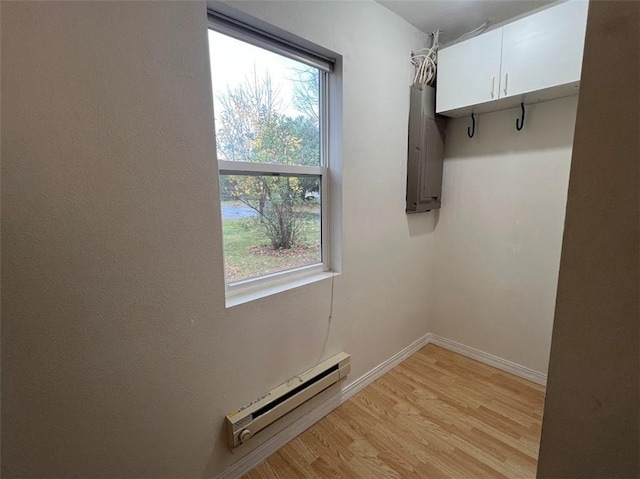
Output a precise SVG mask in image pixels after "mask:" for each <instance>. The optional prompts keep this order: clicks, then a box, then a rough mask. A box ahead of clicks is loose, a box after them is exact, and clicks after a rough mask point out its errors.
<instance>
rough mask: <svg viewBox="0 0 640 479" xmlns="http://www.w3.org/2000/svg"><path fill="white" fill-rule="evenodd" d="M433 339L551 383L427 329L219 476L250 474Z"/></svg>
mask: <svg viewBox="0 0 640 479" xmlns="http://www.w3.org/2000/svg"><path fill="white" fill-rule="evenodd" d="M429 343H431V344H435V345H436V346H440V347H442V348H445V349H448V350H449V351H453V352H454V353H458V354H461V355H463V356H466V357H468V358H471V359H475V360H476V361H480V362H481V363H484V364H487V365H489V366H493V367H495V368H498V369H500V370H502V371H506V372H508V373H511V374H513V375H515V376H519V377H521V378H524V379H528V380H529V381H532V382H534V383H536V384H541V385H543V386H544V385H546V383H547V375H546V374H542V373H539V372H538V371H534V370H533V369H529V368H527V367H524V366H521V365H519V364H516V363H513V362H511V361H507V360H506V359H502V358H499V357H497V356H494V355H492V354H489V353H485V352H483V351H479V350H477V349H474V348H471V347H469V346H465V345H464V344H461V343H458V342H456V341H452V340H450V339H446V338H443V337H441V336H437V335H435V334H432V333H427V334H425V335H424V336H423V337H421V338H420V339H418V340H416V341H414V342H413V343H411V344H410V345H409V346H407V347H406V348H404V349H403V350H402V351H400V352H398V353H397V354H395V355H393V356H392V357H390V358H389V359H387V360H386V361H384V362H383V363H381V364H379V365H378V366H376V367H375V368H373V369H372V370H371V371H369V372H368V373H366V374H364V375H363V376H361V377H359V378H358V379H356V380H355V381H354V382H352V383H351V384H349V385H348V386H346V387H345V388H344V389H342V390H340V391H337V392H336V393H335V394H333V395H331V396H330V397H328V398H327V399H326V400H325V401H324V402H322V404H320V405H318V406H317V407H315V408H314V409H312V410H310V411H309V412H307V413H306V414H305V415H304V416H302V417H301V418H300V419H298V420H297V421H295V422H294V423H292V424H290V425H289V426H287V427H286V428H284V429H283V430H282V431H280V432H279V433H277V434H275V435H274V436H273V437H271V438H269V439H267V440H266V441H265V442H264V443H262V444H260V445H259V446H258V447H256V448H255V449H254V450H253V451H251V452H249V453H247V455H246V456H244V457H242V458H241V459H239V460H238V461H237V462H235V463H234V464H232V465H231V466H230V467H229V468H227V469H226V470H225V471H223V472H222V473H221V474H220V475H218V476H217V479H237V478H238V477H240V476H242V475H243V474H246V473H247V472H249V471H250V470H251V469H253V468H254V467H256V466H257V465H258V464H260V463H261V462H262V461H264V460H265V459H266V458H267V457H269V456H270V455H271V454H273V453H274V452H276V451H277V450H278V449H280V448H281V447H282V446H284V445H285V444H287V443H288V442H289V441H291V440H293V439H295V438H296V437H297V436H299V435H300V434H302V433H303V432H304V431H306V430H307V429H308V428H310V427H311V426H313V425H314V424H315V423H316V422H318V421H319V420H320V419H322V418H323V417H325V416H326V415H327V414H329V413H330V412H331V411H333V410H334V409H335V408H337V407H338V406H340V404H342V403H343V402H345V401H346V400H348V399H349V398H351V397H352V396H354V395H355V394H356V393H358V392H359V391H361V390H362V389H364V388H365V387H366V386H368V385H369V384H371V383H372V382H373V381H375V380H376V379H378V378H379V377H380V376H382V375H383V374H384V373H386V372H387V371H389V370H391V369H393V368H394V367H395V366H397V365H398V364H400V363H401V362H402V361H404V360H405V359H407V358H408V357H409V356H411V355H412V354H414V353H415V352H417V351H418V350H419V349H421V348H422V347H423V346H425V345H427V344H429Z"/></svg>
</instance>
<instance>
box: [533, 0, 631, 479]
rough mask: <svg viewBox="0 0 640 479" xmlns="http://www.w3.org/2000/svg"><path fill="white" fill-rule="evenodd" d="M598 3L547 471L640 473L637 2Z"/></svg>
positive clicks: (550, 403)
mask: <svg viewBox="0 0 640 479" xmlns="http://www.w3.org/2000/svg"><path fill="white" fill-rule="evenodd" d="M589 8H590V10H589V20H588V27H587V39H586V44H585V53H584V63H583V69H582V85H581V94H580V102H579V105H578V115H577V122H576V133H575V142H574V149H573V159H572V166H571V178H570V181H569V197H568V200H567V219H566V227H565V235H564V241H563V245H562V259H561V262H560V278H559V282H558V300H557V303H556V313H555V321H554V325H553V340H552V347H551V360H550V365H549V382H548V388H547V399H546V403H545V411H544V422H543V426H542V442H541V445H540V461H539V465H538V477H541V478H554V477H566V478H574V477H575V478H577V477H581V478H583V477H593V478H601V477H638V475H639V474H640V469H639V467H638V460H639V454H638V452H639V451H638V448H639V444H638V434H639V432H640V429H639V426H638V422H639V420H640V418H639V408H640V395H639V378H640V371H639V368H638V365H639V364H638V359H639V342H638V340H639V336H638V328H639V318H640V310H639V302H640V297H639V281H638V277H639V275H638V267H639V259H640V258H639V254H638V253H639V251H638V248H639V244H640V238H639V234H638V233H639V231H638V227H639V220H640V218H639V215H638V206H639V190H640V184H639V182H638V171H639V168H640V141H639V138H640V136H639V134H640V111H639V110H640V92H639V90H638V85H639V84H640V33H639V32H640V30H639V29H638V25H640V3H638V2H624V1H623V2H613V1H611V2H591V5H590V7H589Z"/></svg>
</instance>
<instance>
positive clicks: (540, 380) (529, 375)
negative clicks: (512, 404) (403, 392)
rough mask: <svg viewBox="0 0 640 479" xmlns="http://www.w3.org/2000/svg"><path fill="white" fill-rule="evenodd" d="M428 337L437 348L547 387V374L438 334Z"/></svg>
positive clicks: (429, 341)
mask: <svg viewBox="0 0 640 479" xmlns="http://www.w3.org/2000/svg"><path fill="white" fill-rule="evenodd" d="M427 336H428V338H427V342H428V343H431V344H435V345H436V346H440V347H442V348H445V349H448V350H449V351H453V352H454V353H458V354H461V355H462V356H466V357H468V358H471V359H475V360H476V361H479V362H481V363H484V364H487V365H489V366H493V367H494V368H497V369H500V370H502V371H506V372H508V373H511V374H513V375H514V376H519V377H521V378H524V379H527V380H529V381H531V382H534V383H536V384H540V385H542V386H546V385H547V375H546V374H542V373H540V372H538V371H534V370H533V369H529V368H527V367H525V366H521V365H520V364H516V363H513V362H511V361H507V360H506V359H502V358H499V357H498V356H494V355H493V354H489V353H485V352H484V351H480V350H478V349H474V348H471V347H469V346H465V345H464V344H462V343H458V342H456V341H452V340H451V339H447V338H443V337H441V336H438V335H436V334H432V333H429V334H427Z"/></svg>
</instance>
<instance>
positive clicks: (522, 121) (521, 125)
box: [516, 103, 524, 131]
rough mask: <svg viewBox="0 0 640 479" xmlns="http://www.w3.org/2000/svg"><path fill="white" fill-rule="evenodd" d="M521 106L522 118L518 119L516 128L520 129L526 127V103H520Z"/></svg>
mask: <svg viewBox="0 0 640 479" xmlns="http://www.w3.org/2000/svg"><path fill="white" fill-rule="evenodd" d="M520 108H522V118H518V119H516V130H518V131H520V130H522V128H523V127H524V103H520Z"/></svg>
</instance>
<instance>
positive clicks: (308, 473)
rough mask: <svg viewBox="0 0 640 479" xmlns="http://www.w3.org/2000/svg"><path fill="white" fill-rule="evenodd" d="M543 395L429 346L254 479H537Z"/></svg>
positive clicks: (250, 478)
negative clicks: (514, 478) (535, 478)
mask: <svg viewBox="0 0 640 479" xmlns="http://www.w3.org/2000/svg"><path fill="white" fill-rule="evenodd" d="M543 403H544V388H543V387H542V386H539V385H537V384H533V383H531V382H529V381H526V380H524V379H522V378H519V377H515V376H512V375H510V374H508V373H505V372H503V371H500V370H498V369H495V368H493V367H490V366H487V365H486V364H482V363H479V362H477V361H473V360H471V359H469V358H466V357H463V356H460V355H458V354H456V353H452V352H451V351H448V350H446V349H443V348H440V347H438V346H435V345H432V344H430V345H427V346H425V347H424V348H422V349H421V350H420V351H418V352H417V353H415V354H414V355H413V356H411V357H409V358H408V359H406V360H405V361H404V362H402V363H401V364H399V365H398V366H396V367H395V368H394V369H392V370H391V371H389V372H388V373H386V374H385V375H383V376H382V377H381V378H379V379H377V380H376V381H375V382H374V383H372V384H370V385H369V386H367V387H366V388H364V389H363V390H362V391H360V392H359V393H358V394H356V395H355V396H354V397H352V398H351V399H350V400H349V401H347V402H345V403H344V404H342V405H341V406H340V407H338V408H337V409H336V410H335V411H333V412H332V413H330V414H329V415H328V416H326V417H325V418H323V419H322V420H320V421H319V422H317V423H316V424H315V425H313V426H312V427H311V428H309V429H308V430H306V431H305V432H304V433H302V434H301V435H300V436H298V437H297V438H296V439H294V440H293V441H291V442H290V443H289V444H287V445H286V446H284V447H283V448H281V449H280V450H279V451H278V452H276V453H274V454H272V455H271V456H269V458H267V460H266V461H264V462H263V463H262V464H260V465H258V466H257V467H256V468H254V469H253V470H252V471H250V472H249V473H247V474H246V475H245V476H244V478H245V479H262V478H265V479H273V478H284V479H295V478H336V479H338V478H344V479H352V478H353V479H357V478H363V479H367V478H371V477H375V478H381V479H384V478H389V479H395V478H443V477H456V478H457V477H465V478H513V477H517V478H533V477H535V473H536V464H537V460H538V446H539V442H540V431H541V422H542V409H543Z"/></svg>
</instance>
